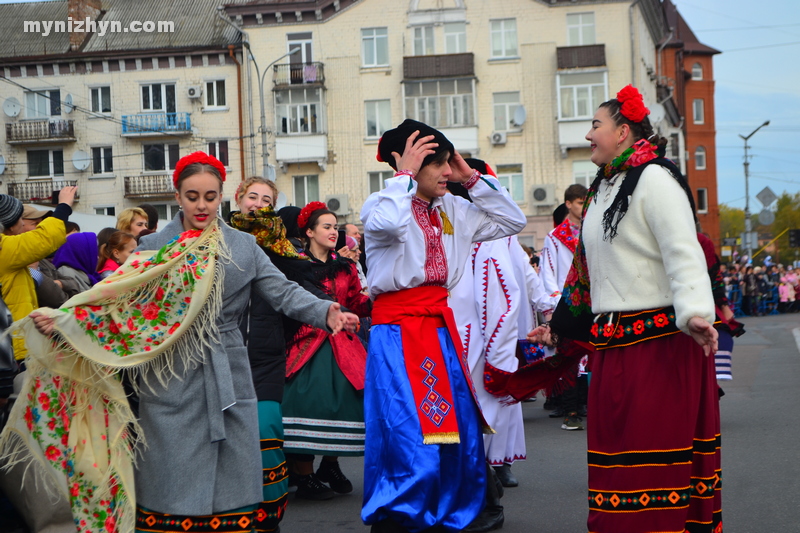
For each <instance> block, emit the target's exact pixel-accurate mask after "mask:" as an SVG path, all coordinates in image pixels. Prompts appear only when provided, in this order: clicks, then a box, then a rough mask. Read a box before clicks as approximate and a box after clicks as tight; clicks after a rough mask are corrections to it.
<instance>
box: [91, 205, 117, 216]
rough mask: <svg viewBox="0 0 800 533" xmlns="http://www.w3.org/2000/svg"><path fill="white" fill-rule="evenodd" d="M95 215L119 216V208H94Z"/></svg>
mask: <svg viewBox="0 0 800 533" xmlns="http://www.w3.org/2000/svg"><path fill="white" fill-rule="evenodd" d="M94 214H95V215H105V216H107V217H115V216H117V208H116V207H114V206H113V205H103V206H99V207H95V208H94Z"/></svg>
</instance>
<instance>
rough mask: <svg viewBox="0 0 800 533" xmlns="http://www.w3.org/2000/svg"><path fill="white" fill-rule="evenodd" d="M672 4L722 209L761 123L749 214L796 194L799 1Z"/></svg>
mask: <svg viewBox="0 0 800 533" xmlns="http://www.w3.org/2000/svg"><path fill="white" fill-rule="evenodd" d="M14 1H20V0H14ZM498 1H499V0H498ZM673 2H674V3H675V5H677V6H678V9H679V10H680V12H681V13H682V14H683V17H684V19H686V21H687V22H688V23H689V26H691V28H692V29H693V30H694V32H695V34H696V35H697V37H698V38H699V39H700V41H701V42H703V43H704V44H707V45H709V46H712V47H714V48H716V49H718V50H721V51H722V53H721V54H719V55H717V56H715V58H714V77H715V79H716V118H717V180H718V184H719V201H720V203H726V204H728V205H730V206H734V207H744V204H745V195H744V171H743V168H742V161H743V155H744V149H743V146H744V142H743V141H742V139H741V138H739V135H740V134H742V135H747V134H749V133H750V132H751V131H753V130H754V129H755V128H757V127H758V126H759V125H760V124H762V123H763V122H764V121H765V120H769V121H770V125H769V126H767V127H765V128H763V129H762V130H760V131H759V132H758V133H757V134H755V135H754V136H753V137H752V138H751V139H750V143H749V144H750V146H751V147H752V150H751V151H750V153H751V155H752V159H751V165H750V210H751V211H753V212H758V211H760V209H761V204H760V203H759V202H758V200H757V199H756V198H755V195H756V194H757V193H758V192H759V191H761V190H762V189H763V188H764V187H767V186H769V187H770V188H771V189H772V190H773V191H774V192H775V193H776V194H778V195H780V194H781V193H782V192H783V191H787V192H789V193H792V194H794V193H797V192H799V191H800V147H799V146H798V144H799V143H798V137H800V9H798V7H799V6H800V2H798V0H763V1H753V0H673ZM0 3H10V2H9V0H0ZM222 3H224V2H222ZM467 6H469V1H467Z"/></svg>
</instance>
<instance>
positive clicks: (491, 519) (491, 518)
mask: <svg viewBox="0 0 800 533" xmlns="http://www.w3.org/2000/svg"><path fill="white" fill-rule="evenodd" d="M504 521H505V517H504V516H503V507H502V506H498V507H495V506H486V507H484V509H483V511H481V514H479V515H478V516H476V517H475V520H473V521H472V522H470V524H469V525H468V526H467V527H465V528H464V529H462V530H461V531H462V532H464V533H482V532H484V531H494V530H495V529H500V528H501V527H503V522H504Z"/></svg>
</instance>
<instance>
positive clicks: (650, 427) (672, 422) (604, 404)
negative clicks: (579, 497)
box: [587, 333, 722, 533]
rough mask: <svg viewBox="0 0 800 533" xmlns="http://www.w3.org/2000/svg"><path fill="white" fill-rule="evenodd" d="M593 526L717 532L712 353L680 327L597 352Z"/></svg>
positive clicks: (591, 436) (591, 427)
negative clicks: (665, 334) (705, 351)
mask: <svg viewBox="0 0 800 533" xmlns="http://www.w3.org/2000/svg"><path fill="white" fill-rule="evenodd" d="M588 407H589V414H588V418H589V424H588V434H587V439H588V446H589V497H588V500H589V521H588V527H589V531H590V532H591V533H621V532H625V533H646V532H647V533H649V532H659V533H667V532H669V533H673V532H674V533H684V532H688V533H720V532H721V531H722V499H721V488H722V481H721V476H722V470H721V467H720V466H721V462H720V420H719V397H718V393H717V382H716V373H715V369H714V357H713V356H711V357H706V356H705V355H704V354H703V350H702V348H700V346H698V345H697V343H695V342H694V340H693V339H692V338H691V337H690V336H688V335H686V334H684V333H678V334H675V335H670V336H669V337H663V338H658V339H653V340H649V341H645V342H642V343H639V344H635V345H633V346H628V347H625V348H611V349H608V350H601V351H598V352H596V353H594V354H593V355H592V381H591V386H590V387H589V405H588Z"/></svg>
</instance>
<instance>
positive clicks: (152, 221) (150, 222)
mask: <svg viewBox="0 0 800 533" xmlns="http://www.w3.org/2000/svg"><path fill="white" fill-rule="evenodd" d="M136 207H138V208H139V209H141V210H142V211H144V212H145V213H147V229H149V230H154V229H156V227H158V211H157V210H156V208H155V206H152V205H150V204H142V205H137V206H136Z"/></svg>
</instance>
